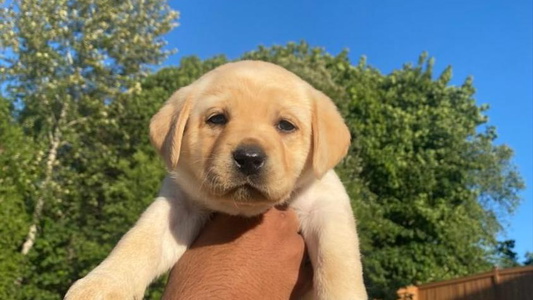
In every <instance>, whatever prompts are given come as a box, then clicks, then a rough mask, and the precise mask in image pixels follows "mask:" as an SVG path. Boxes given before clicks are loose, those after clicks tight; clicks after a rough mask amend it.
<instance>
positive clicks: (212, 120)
mask: <svg viewBox="0 0 533 300" xmlns="http://www.w3.org/2000/svg"><path fill="white" fill-rule="evenodd" d="M207 123H209V124H213V125H224V124H226V123H228V119H227V118H226V116H225V115H224V114H216V115H213V116H211V117H209V119H207Z"/></svg>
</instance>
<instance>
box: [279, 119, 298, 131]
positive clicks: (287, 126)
mask: <svg viewBox="0 0 533 300" xmlns="http://www.w3.org/2000/svg"><path fill="white" fill-rule="evenodd" d="M277 127H278V129H279V130H280V131H283V132H292V131H294V130H296V126H294V125H293V124H292V123H291V122H289V121H287V120H281V121H279V123H278V125H277Z"/></svg>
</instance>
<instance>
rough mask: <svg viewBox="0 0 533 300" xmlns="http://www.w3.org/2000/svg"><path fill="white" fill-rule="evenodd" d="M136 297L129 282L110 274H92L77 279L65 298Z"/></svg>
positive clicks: (69, 299)
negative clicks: (123, 281) (111, 276)
mask: <svg viewBox="0 0 533 300" xmlns="http://www.w3.org/2000/svg"><path fill="white" fill-rule="evenodd" d="M96 299H98V300H111V299H134V295H133V293H131V291H130V290H129V289H128V287H127V284H124V283H122V284H121V283H120V282H119V281H117V280H115V279H113V278H110V277H108V276H100V275H91V274H89V275H88V276H86V277H84V278H82V279H80V280H78V281H76V282H75V283H74V284H73V285H72V286H71V287H70V289H69V290H68V292H67V294H66V295H65V300H96Z"/></svg>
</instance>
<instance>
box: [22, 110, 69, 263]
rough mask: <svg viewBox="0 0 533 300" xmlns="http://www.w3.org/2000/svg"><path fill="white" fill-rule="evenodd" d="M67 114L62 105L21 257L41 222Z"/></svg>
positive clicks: (33, 240)
mask: <svg viewBox="0 0 533 300" xmlns="http://www.w3.org/2000/svg"><path fill="white" fill-rule="evenodd" d="M66 114H67V103H65V104H64V105H63V108H62V109H61V114H60V116H59V120H58V121H57V123H56V128H55V129H54V132H53V134H52V136H51V137H50V147H49V149H50V150H49V152H48V157H47V159H46V172H45V178H44V182H43V185H42V187H41V192H40V193H39V197H38V198H37V201H36V203H35V208H34V209H33V216H32V224H31V225H30V229H29V230H28V235H27V236H26V240H25V242H24V244H23V245H22V250H21V253H22V254H23V255H26V254H28V252H30V250H31V248H33V245H34V244H35V239H36V238H37V224H39V221H40V220H41V215H42V212H43V207H44V204H45V203H44V202H45V194H46V190H47V189H48V188H49V187H50V183H51V182H52V180H53V179H52V174H53V171H54V164H55V163H56V161H57V148H58V147H59V145H60V144H61V130H60V126H61V124H62V123H63V122H64V120H65V117H66Z"/></svg>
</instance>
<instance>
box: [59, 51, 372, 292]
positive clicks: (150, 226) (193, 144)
mask: <svg viewBox="0 0 533 300" xmlns="http://www.w3.org/2000/svg"><path fill="white" fill-rule="evenodd" d="M150 137H151V140H152V144H153V145H154V146H155V148H157V150H158V151H159V152H160V154H161V156H162V157H163V158H164V159H165V162H166V165H167V168H168V170H169V173H168V176H167V177H166V178H165V180H164V181H163V185H162V187H161V190H160V192H159V197H158V198H157V199H156V200H155V201H154V202H153V203H152V204H151V205H150V207H148V209H147V210H146V211H145V212H144V213H143V214H142V216H141V218H140V219H139V221H138V222H137V224H135V226H134V227H133V228H132V229H131V230H130V231H129V232H128V233H127V234H126V235H125V236H124V237H123V238H122V239H121V240H120V242H119V243H118V245H117V246H116V247H115V249H114V250H113V251H112V252H111V254H110V255H109V256H108V257H107V258H106V259H105V260H104V261H103V262H102V263H101V264H100V265H99V266H98V267H96V268H95V269H94V270H93V271H92V272H90V273H89V274H88V275H87V276H85V277H84V278H83V279H81V280H79V281H77V282H76V283H75V284H74V285H73V286H72V287H71V288H70V290H69V291H68V293H67V295H66V298H67V299H132V298H135V299H141V298H142V297H143V294H144V291H145V289H146V287H147V286H148V285H149V284H150V282H151V281H152V280H153V279H154V278H156V277H157V276H158V275H160V274H161V273H163V272H165V271H167V270H168V269H169V268H170V267H172V266H173V265H174V264H175V263H176V261H177V260H178V259H179V258H180V257H181V255H182V254H183V253H184V252H185V250H187V247H188V246H189V245H190V244H191V243H192V241H193V240H194V239H195V237H196V235H197V234H198V232H199V230H200V229H201V228H202V226H203V225H204V223H205V221H206V220H207V219H208V218H209V215H210V214H211V212H213V211H219V212H224V213H227V214H231V215H244V216H253V215H257V214H260V213H262V212H264V211H266V210H267V209H269V208H271V207H273V206H275V205H279V204H284V203H288V204H289V205H290V206H291V207H292V208H293V209H294V210H295V211H296V212H297V214H298V217H299V220H300V223H301V230H302V234H303V236H304V239H305V241H306V244H307V247H308V252H309V256H310V259H311V262H312V264H313V268H314V291H313V295H314V298H316V299H335V300H341V299H366V298H367V296H366V291H365V287H364V285H363V277H362V268H361V261H360V254H359V246H358V243H359V241H358V237H357V233H356V229H355V222H354V218H353V213H352V210H351V207H350V201H349V199H348V195H347V194H346V191H345V190H344V187H343V186H342V184H341V182H340V180H339V178H338V177H337V175H336V174H335V172H334V171H333V170H332V168H333V167H334V166H335V165H336V164H337V163H338V162H339V161H340V160H341V159H342V158H343V157H344V156H345V155H346V152H347V149H348V146H349V143H350V133H349V131H348V129H347V127H346V125H345V124H344V121H343V119H342V117H341V116H340V114H339V112H338V111H337V109H336V107H335V106H334V104H333V102H332V101H331V100H330V99H329V98H328V97H327V96H325V95H324V94H323V93H322V92H320V91H318V90H316V89H314V88H313V87H311V86H310V85H309V84H307V83H306V82H304V81H303V80H302V79H300V78H299V77H298V76H296V75H295V74H293V73H291V72H289V71H287V70H285V69H283V68H281V67H279V66H276V65H273V64H270V63H266V62H260V61H240V62H235V63H229V64H226V65H223V66H221V67H218V68H216V69H214V70H213V71H211V72H209V73H207V74H205V75H204V76H202V77H201V78H200V79H198V80H197V81H196V82H194V83H192V84H191V85H189V86H186V87H183V88H181V89H180V90H178V91H177V92H175V93H174V94H173V95H172V97H171V98H170V99H169V100H168V101H167V102H166V104H165V105H164V106H163V107H162V108H161V110H160V111H159V112H158V113H157V114H156V115H155V116H154V117H153V118H152V121H151V124H150Z"/></svg>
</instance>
